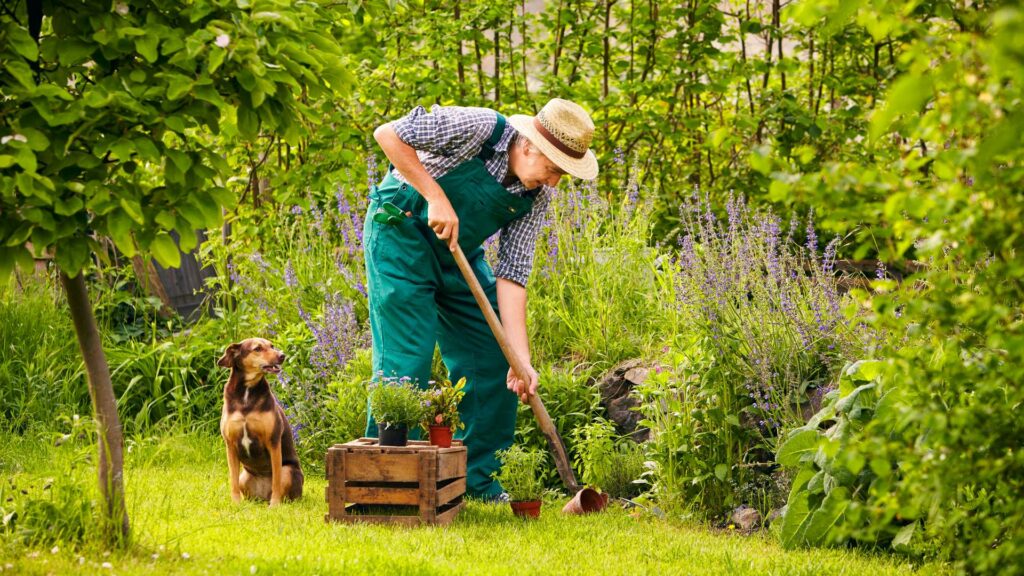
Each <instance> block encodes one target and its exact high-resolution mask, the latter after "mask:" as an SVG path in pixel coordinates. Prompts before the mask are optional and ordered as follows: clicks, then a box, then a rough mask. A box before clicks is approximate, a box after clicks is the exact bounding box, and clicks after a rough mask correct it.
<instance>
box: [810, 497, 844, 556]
mask: <svg viewBox="0 0 1024 576" xmlns="http://www.w3.org/2000/svg"><path fill="white" fill-rule="evenodd" d="M849 506H850V498H849V494H848V493H847V491H846V489H845V488H836V489H835V490H832V491H831V492H829V493H828V496H825V499H824V500H822V502H821V506H819V507H818V509H817V510H815V511H814V513H813V514H811V517H810V519H809V520H808V521H807V528H806V530H804V533H803V535H804V539H805V540H806V541H807V543H809V544H811V545H817V544H821V543H823V542H826V541H831V540H834V539H835V535H834V533H833V530H834V529H835V527H836V526H838V525H839V524H840V522H842V520H843V515H844V514H845V513H846V509H847V507H849ZM830 536H832V538H830Z"/></svg>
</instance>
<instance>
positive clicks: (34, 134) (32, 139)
mask: <svg viewBox="0 0 1024 576" xmlns="http://www.w3.org/2000/svg"><path fill="white" fill-rule="evenodd" d="M20 132H21V133H22V134H23V135H24V136H25V138H27V139H28V147H29V148H31V149H32V150H35V151H36V152H42V151H43V150H46V148H47V147H49V145H50V139H49V138H47V137H46V135H45V134H43V133H42V132H40V131H39V130H36V129H35V128H22V129H21V130H20Z"/></svg>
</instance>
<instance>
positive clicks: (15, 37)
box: [7, 22, 39, 62]
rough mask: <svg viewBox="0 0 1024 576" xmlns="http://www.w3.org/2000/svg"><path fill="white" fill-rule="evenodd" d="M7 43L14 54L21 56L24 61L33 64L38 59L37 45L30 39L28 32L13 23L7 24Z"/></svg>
mask: <svg viewBox="0 0 1024 576" xmlns="http://www.w3.org/2000/svg"><path fill="white" fill-rule="evenodd" d="M7 42H9V43H10V45H11V47H12V48H14V50H15V52H17V53H18V54H21V55H22V56H23V57H25V59H26V60H31V61H33V62H34V61H35V60H36V59H37V58H39V45H38V44H36V41H35V40H33V39H32V36H31V35H30V34H29V33H28V30H26V29H24V28H22V27H21V26H19V25H17V24H15V23H14V22H9V23H8V24H7Z"/></svg>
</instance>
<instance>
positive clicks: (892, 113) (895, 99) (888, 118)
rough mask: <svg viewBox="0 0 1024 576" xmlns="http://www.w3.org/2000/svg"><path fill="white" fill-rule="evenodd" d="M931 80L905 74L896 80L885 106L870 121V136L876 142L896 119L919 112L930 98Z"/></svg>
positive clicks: (925, 77) (924, 76)
mask: <svg viewBox="0 0 1024 576" xmlns="http://www.w3.org/2000/svg"><path fill="white" fill-rule="evenodd" d="M932 91H933V89H932V78H931V76H927V75H917V74H906V75H904V76H902V77H901V78H900V79H899V80H897V81H896V82H895V83H894V84H893V85H892V87H891V88H890V89H889V92H888V94H887V96H886V100H885V106H884V107H883V108H882V109H881V110H879V111H877V112H876V113H875V115H874V117H872V119H871V131H870V136H871V139H872V140H877V139H878V137H879V136H881V135H882V134H883V133H884V132H885V131H886V130H888V129H889V127H890V126H891V125H892V123H893V121H895V120H896V118H897V117H898V116H900V115H903V114H911V113H915V112H917V111H919V110H920V109H921V106H923V105H924V103H925V102H927V101H928V100H929V99H930V98H931V96H932Z"/></svg>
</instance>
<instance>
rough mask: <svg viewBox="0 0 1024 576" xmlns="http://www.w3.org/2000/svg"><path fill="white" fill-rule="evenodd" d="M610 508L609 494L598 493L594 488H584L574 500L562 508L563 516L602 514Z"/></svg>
mask: <svg viewBox="0 0 1024 576" xmlns="http://www.w3.org/2000/svg"><path fill="white" fill-rule="evenodd" d="M605 506H608V493H606V492H598V491H597V490H594V489H593V488H584V489H583V490H580V491H579V492H577V493H576V495H575V496H573V498H572V500H569V501H568V502H566V504H565V506H564V507H563V508H562V513H563V514H587V513H590V512H600V511H601V510H604V508H605Z"/></svg>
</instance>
